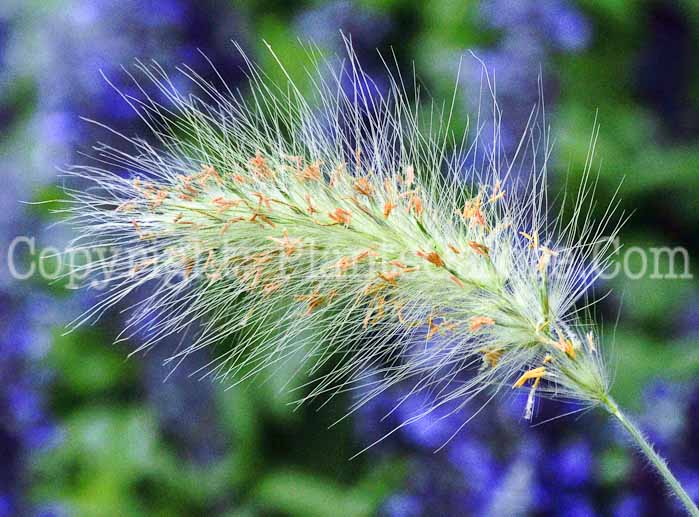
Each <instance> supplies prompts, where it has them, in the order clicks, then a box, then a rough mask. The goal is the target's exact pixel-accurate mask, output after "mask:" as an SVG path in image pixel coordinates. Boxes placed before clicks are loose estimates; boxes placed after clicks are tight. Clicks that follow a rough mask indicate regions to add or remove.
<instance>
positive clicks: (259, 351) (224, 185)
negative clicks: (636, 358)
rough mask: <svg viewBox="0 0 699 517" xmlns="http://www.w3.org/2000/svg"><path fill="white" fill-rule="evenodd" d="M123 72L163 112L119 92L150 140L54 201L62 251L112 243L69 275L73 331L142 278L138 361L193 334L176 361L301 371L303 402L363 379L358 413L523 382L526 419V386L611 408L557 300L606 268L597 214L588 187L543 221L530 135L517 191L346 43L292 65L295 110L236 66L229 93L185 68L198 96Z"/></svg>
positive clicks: (91, 170) (568, 312)
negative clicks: (396, 391) (80, 302)
mask: <svg viewBox="0 0 699 517" xmlns="http://www.w3.org/2000/svg"><path fill="white" fill-rule="evenodd" d="M139 69H140V71H141V72H142V73H143V74H145V76H146V77H147V78H148V79H150V80H151V81H152V82H153V83H154V84H155V85H156V86H157V87H158V88H160V89H161V90H162V92H163V94H164V95H165V96H166V97H167V98H168V100H169V105H167V106H164V105H161V104H160V103H158V102H157V101H156V100H154V99H153V98H151V97H146V99H145V100H136V99H132V98H130V97H125V99H126V100H127V101H128V102H130V103H131V104H132V105H133V106H134V108H135V109H137V110H138V111H139V113H140V114H141V116H142V117H143V119H144V120H145V121H146V122H147V123H148V124H149V126H150V128H151V129H152V131H153V136H154V137H155V138H156V140H157V144H151V143H148V142H146V141H144V140H138V139H129V142H128V143H129V145H130V147H131V149H130V150H119V149H115V148H111V147H107V146H100V147H98V148H96V149H97V156H96V159H97V163H96V165H89V166H80V167H75V168H73V169H72V170H71V171H70V174H71V175H72V176H77V177H79V178H81V179H82V180H83V181H87V182H90V183H91V184H92V185H91V186H90V187H89V188H83V189H80V190H74V191H71V195H72V202H71V204H70V206H69V208H68V210H69V212H70V213H71V214H72V219H71V220H72V222H73V224H74V225H75V227H76V228H78V229H79V231H80V235H79V237H78V238H77V240H76V243H75V244H76V246H77V247H82V248H84V249H87V250H91V249H95V248H103V247H108V248H110V249H111V250H112V255H111V256H109V257H107V258H104V259H102V261H101V262H100V261H97V262H94V263H92V264H88V265H87V266H85V267H87V268H89V269H90V270H91V271H94V270H95V269H96V268H98V267H99V266H104V265H106V264H107V263H108V264H109V267H110V275H109V276H108V277H107V278H104V279H101V281H102V284H103V285H104V287H105V290H104V291H103V293H102V295H101V296H102V298H101V300H100V301H99V303H97V304H96V305H95V307H94V308H93V309H92V310H91V311H90V312H88V314H86V315H85V318H84V319H83V320H81V321H84V320H87V319H90V318H91V317H93V316H98V315H100V314H101V313H103V312H104V311H105V310H106V309H107V308H109V307H110V306H112V305H114V304H115V303H118V302H119V301H120V300H123V299H124V298H125V297H127V295H128V294H129V293H131V292H133V291H134V290H136V289H137V288H139V287H141V286H143V285H146V284H150V285H151V286H152V290H151V291H150V293H151V294H149V295H148V296H147V297H146V298H145V299H143V300H141V301H140V302H139V303H137V304H135V305H134V306H133V307H132V309H133V313H132V317H131V320H130V322H129V325H128V327H127V329H126V330H125V332H126V333H127V334H129V333H132V332H134V331H135V330H139V331H141V332H144V331H145V332H146V333H147V338H146V340H145V343H144V344H143V345H142V346H141V347H140V349H145V348H148V347H150V346H153V345H155V344H156V343H157V342H158V341H160V340H162V339H163V338H164V337H166V336H168V335H171V334H174V333H180V332H184V331H186V330H190V329H191V330H195V331H196V332H193V333H191V334H188V336H193V337H191V338H190V341H189V342H188V343H187V346H186V347H185V348H184V349H183V350H179V351H177V352H176V353H175V355H174V356H173V357H172V358H171V361H173V362H174V363H175V364H176V363H177V361H178V360H179V359H181V358H182V357H183V356H184V355H186V354H189V353H191V352H192V351H194V350H197V349H199V348H201V347H205V346H210V345H214V344H218V343H223V342H225V343H226V346H227V348H226V349H225V351H224V352H221V353H220V355H218V356H217V357H216V358H215V359H214V360H213V361H212V363H211V364H209V365H207V367H206V368H205V370H202V371H203V372H204V375H211V376H213V377H215V378H220V379H226V380H231V381H232V382H235V383H237V382H240V381H242V380H244V379H247V378H249V377H251V376H253V375H255V374H257V373H258V372H260V371H262V370H265V369H267V370H270V372H273V371H274V370H275V369H276V368H277V367H278V366H279V365H280V364H282V363H283V362H286V361H293V362H295V363H297V368H298V369H302V368H305V369H306V373H307V374H308V375H309V376H310V379H311V380H310V381H308V385H307V386H306V388H305V390H306V391H305V392H304V394H303V396H302V397H301V401H304V400H309V399H312V398H315V397H317V396H319V395H323V394H324V395H333V394H336V393H340V392H344V391H347V390H350V389H352V388H356V387H360V386H361V387H363V388H364V390H363V393H364V395H363V396H362V398H361V399H360V400H359V401H358V403H357V404H361V403H363V402H366V400H368V399H369V398H371V397H373V396H375V395H377V394H379V393H381V392H382V391H384V390H385V389H387V388H388V387H390V386H391V385H393V384H395V383H398V382H402V381H405V380H408V379H411V380H413V382H414V386H415V388H414V391H421V390H430V391H432V392H433V393H436V394H437V402H436V406H435V407H437V406H440V405H442V404H445V403H449V402H451V403H453V401H457V403H458V405H459V406H460V407H461V406H463V405H465V404H466V403H468V401H469V400H471V399H473V398H474V397H475V396H476V395H477V394H478V393H480V392H481V391H483V390H485V389H493V390H496V391H497V390H499V389H500V388H502V387H512V388H513V389H527V390H529V393H530V396H529V401H528V403H527V408H526V416H527V418H530V417H531V416H532V411H533V404H534V400H535V396H536V395H541V396H555V397H564V398H568V399H573V400H577V401H581V402H583V403H590V404H594V403H595V402H596V401H598V400H599V399H600V398H602V397H604V396H606V393H607V390H608V386H607V375H606V372H605V370H604V366H603V362H602V357H601V356H600V351H599V347H598V346H597V345H596V343H597V339H596V337H595V336H594V334H593V333H592V331H589V329H588V326H587V325H586V324H585V323H584V322H581V320H580V319H579V318H578V316H577V313H578V310H576V309H575V307H574V304H575V302H576V301H577V300H578V299H579V298H580V296H581V295H582V294H583V293H584V291H585V290H586V288H587V286H589V285H590V283H591V282H592V281H594V279H595V278H596V275H598V274H599V273H600V272H601V271H602V269H603V267H604V262H605V259H604V252H605V247H604V245H602V246H601V248H602V249H601V252H602V254H597V255H594V254H593V248H594V246H595V244H596V243H597V242H598V240H599V237H600V236H601V235H602V231H603V229H604V226H605V224H606V223H607V222H608V220H609V219H610V218H611V214H612V213H613V209H611V210H610V211H609V212H608V214H607V216H606V218H605V220H604V221H602V222H601V223H602V224H598V225H595V224H593V223H592V221H591V220H590V217H589V216H590V212H591V206H592V203H591V201H590V197H591V196H592V194H593V191H594V187H593V185H592V184H591V182H589V181H588V180H587V176H586V179H585V180H584V183H583V185H581V188H580V190H579V194H578V199H577V200H576V202H575V207H574V210H573V219H572V220H571V221H570V222H569V223H568V224H563V223H562V221H561V219H560V218H557V217H552V215H551V213H550V209H549V207H548V202H547V194H546V183H545V181H546V178H545V170H546V156H547V155H548V151H549V149H548V145H549V144H548V134H547V132H546V131H544V130H541V129H540V128H539V129H538V130H537V127H535V126H534V125H532V127H530V128H528V131H527V132H526V133H525V135H524V136H523V140H522V142H523V145H522V146H521V149H532V158H531V159H530V160H528V163H530V164H531V167H532V179H531V183H530V184H529V185H528V186H527V188H519V187H518V186H517V185H513V184H512V182H511V181H510V174H509V172H510V171H511V170H512V169H513V168H514V167H516V166H517V164H521V163H524V161H523V160H522V158H521V156H515V157H510V159H509V160H508V159H505V158H504V157H503V156H501V154H500V152H499V145H498V137H497V134H496V135H491V136H492V138H489V137H487V136H486V135H482V134H481V133H480V127H479V124H478V120H477V121H476V124H475V125H476V128H475V130H474V131H472V132H469V135H470V136H468V135H467V136H464V137H463V138H456V137H455V136H454V135H453V134H452V133H451V132H450V131H449V115H444V113H441V112H439V110H437V109H436V108H435V107H434V105H433V106H432V107H431V108H429V107H428V108H424V107H422V106H421V105H420V103H419V102H418V100H417V95H416V100H415V102H411V101H410V100H409V98H408V97H407V94H406V93H405V87H404V83H403V78H402V77H401V76H400V75H395V74H394V75H391V76H390V88H389V91H388V93H384V94H381V93H380V92H379V91H378V88H377V87H375V86H374V85H373V84H372V83H371V80H370V78H369V77H367V76H366V75H365V74H364V73H363V72H362V71H361V67H360V65H359V63H358V62H357V61H356V59H355V57H354V55H353V54H352V52H351V49H350V52H349V56H348V59H347V61H346V62H345V63H343V64H342V65H337V64H336V63H334V62H333V63H331V64H327V65H322V63H320V64H319V67H318V70H316V71H314V72H309V74H311V77H312V78H313V83H314V84H315V85H316V87H315V90H314V91H313V92H312V94H311V95H309V96H307V97H306V96H304V95H302V94H301V92H299V91H298V90H297V88H296V87H295V85H294V83H293V82H291V81H290V82H289V83H288V84H285V85H281V86H280V85H274V84H272V83H270V82H269V81H268V80H267V79H265V78H264V76H263V75H262V72H261V71H260V70H259V69H257V68H256V67H255V65H253V64H252V63H249V75H250V78H251V89H250V92H249V94H248V96H247V97H246V98H245V99H244V98H243V97H242V96H241V95H240V94H233V93H232V92H228V93H227V95H223V94H220V93H219V92H218V91H217V89H216V87H215V85H212V84H209V83H206V82H204V81H203V80H202V79H201V78H200V77H199V76H197V75H196V73H195V72H194V71H192V70H189V69H183V73H184V74H185V75H186V76H188V77H189V78H190V79H192V80H193V81H194V83H195V84H197V85H198V86H199V88H200V90H201V92H202V95H203V96H205V97H206V101H204V100H202V98H200V97H197V96H194V95H184V94H181V93H180V92H178V91H177V90H175V89H174V87H172V85H171V83H170V82H169V79H168V78H167V76H166V75H165V74H164V73H163V72H162V70H160V69H159V68H158V67H157V66H155V65H153V66H146V65H142V64H141V65H139ZM321 70H322V74H321ZM488 79H489V78H488V76H487V74H484V82H485V83H486V84H488V83H487V81H488ZM347 80H350V81H351V83H352V84H353V85H354V89H353V90H352V91H350V92H349V93H346V90H345V89H343V83H346V81H347ZM425 109H427V113H425V112H424V110H425ZM536 113H538V112H536ZM535 119H536V117H533V120H535ZM440 120H441V122H438V121H440ZM474 132H475V136H474V135H473V133H474ZM449 149H451V150H452V151H451V152H452V153H453V154H451V155H450V154H448V150H449ZM522 152H524V151H522ZM541 153H543V154H544V155H545V156H544V158H543V161H542V162H539V161H537V160H536V156H537V154H541ZM450 156H451V157H450ZM464 163H471V164H473V165H472V166H471V171H470V172H471V180H470V182H467V183H464V181H463V179H462V173H461V169H462V165H463V164H464ZM123 169H126V170H128V171H129V172H130V174H131V176H132V177H131V179H127V178H124V177H123V176H122V175H120V174H119V172H121V171H122V170H123ZM597 251H599V250H597ZM134 257H138V258H137V259H135V261H134ZM154 316H157V318H156V319H153V317H154ZM144 327H145V328H144ZM416 343H417V344H416ZM377 379H378V380H377ZM454 379H459V380H460V382H458V383H452V382H449V381H451V380H454ZM432 409H434V408H432Z"/></svg>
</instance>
